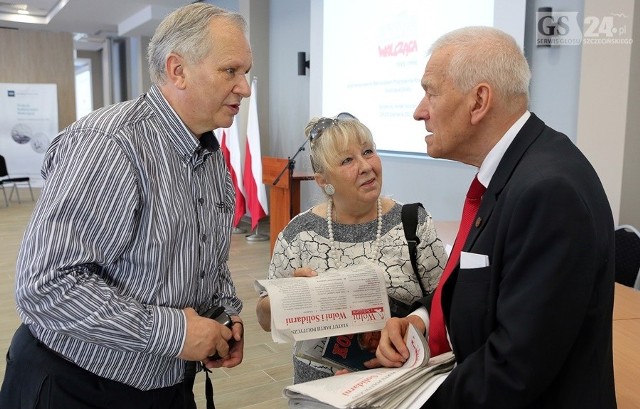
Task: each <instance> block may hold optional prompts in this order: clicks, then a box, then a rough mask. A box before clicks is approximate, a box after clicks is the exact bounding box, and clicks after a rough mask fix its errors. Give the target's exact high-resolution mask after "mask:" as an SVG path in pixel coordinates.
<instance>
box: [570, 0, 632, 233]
mask: <svg viewBox="0 0 640 409" xmlns="http://www.w3.org/2000/svg"><path fill="white" fill-rule="evenodd" d="M633 8H634V7H633V0H610V1H608V2H601V1H599V0H585V7H584V14H585V16H609V15H611V13H623V14H624V15H626V16H628V18H627V19H626V20H627V21H628V25H627V29H628V31H629V32H631V31H632V29H633V18H632V16H633V15H634V10H633ZM581 66H582V72H581V83H580V98H579V102H578V140H577V145H578V147H579V148H580V150H582V152H584V154H585V155H586V156H587V157H588V158H589V160H590V161H591V163H592V164H593V166H594V168H595V169H596V171H597V172H598V175H599V176H600V179H601V180H602V183H603V185H604V188H605V191H606V192H607V196H608V198H609V202H610V203H611V208H612V211H613V215H614V219H615V221H616V223H618V222H620V221H621V220H620V209H621V199H622V189H623V184H622V182H623V168H624V165H625V161H624V159H625V156H624V149H625V139H626V138H627V119H628V115H629V113H630V112H629V110H628V106H629V79H630V77H631V70H630V69H631V45H623V44H615V45H612V44H605V45H593V44H591V45H583V47H582V61H581ZM636 77H637V73H636ZM632 99H635V100H637V99H638V96H637V95H636V96H633V97H632ZM633 110H634V111H635V113H636V114H637V112H638V109H637V105H636V107H634V108H633ZM636 129H637V128H636ZM636 135H637V134H636ZM629 136H630V137H631V138H637V136H635V135H629ZM634 162H635V163H637V162H638V161H637V159H635V160H634ZM636 175H637V173H636ZM634 179H636V178H634ZM636 180H637V179H636ZM634 182H635V183H631V184H630V186H633V187H635V189H636V191H637V181H634ZM639 212H640V209H638V208H635V214H636V215H635V218H636V225H638V224H637V222H640V220H638V219H637V218H638V213H639ZM629 222H631V220H630V221H629Z"/></svg>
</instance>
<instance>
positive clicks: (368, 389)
mask: <svg viewBox="0 0 640 409" xmlns="http://www.w3.org/2000/svg"><path fill="white" fill-rule="evenodd" d="M406 345H407V348H408V349H409V353H410V356H409V359H408V360H407V362H405V364H404V365H403V366H402V367H400V368H376V369H367V370H364V371H359V372H351V373H348V374H345V375H339V376H332V377H329V378H323V379H318V380H315V381H310V382H305V383H299V384H296V385H291V386H287V387H286V388H285V389H284V391H283V395H284V396H285V397H286V398H287V399H288V400H289V407H290V408H318V409H320V408H322V409H325V408H326V409H328V408H343V409H347V408H365V407H366V408H389V409H413V408H420V407H421V406H422V405H423V404H424V403H425V402H426V401H427V400H428V399H429V397H430V396H431V395H432V394H433V393H434V392H435V391H436V389H438V386H440V384H441V383H442V382H444V380H445V378H446V377H447V375H448V374H449V372H450V371H451V369H452V368H453V366H454V357H453V354H452V353H451V352H449V353H446V354H442V355H439V356H437V357H434V358H432V359H429V348H428V346H427V342H426V341H425V339H424V336H423V335H422V334H420V333H419V332H418V331H417V330H416V329H415V328H414V327H413V326H410V327H409V330H408V331H407V336H406Z"/></svg>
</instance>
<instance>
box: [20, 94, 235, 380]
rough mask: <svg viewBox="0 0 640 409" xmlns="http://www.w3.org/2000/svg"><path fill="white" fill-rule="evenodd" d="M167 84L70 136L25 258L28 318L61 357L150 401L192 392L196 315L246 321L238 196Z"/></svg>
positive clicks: (59, 142)
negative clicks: (189, 339)
mask: <svg viewBox="0 0 640 409" xmlns="http://www.w3.org/2000/svg"><path fill="white" fill-rule="evenodd" d="M217 148H218V143H217V141H216V140H215V136H213V134H212V133H206V134H205V135H203V136H202V137H201V138H200V141H199V140H198V139H197V138H196V137H194V136H193V134H192V133H191V132H190V131H189V130H188V129H187V127H186V126H185V125H184V124H183V123H182V121H181V120H180V119H179V117H178V116H177V114H176V113H175V112H174V111H173V109H172V108H171V107H170V106H169V104H168V103H167V101H166V100H165V98H164V97H163V96H162V94H161V92H160V90H159V89H158V88H156V87H155V86H153V87H152V88H151V89H150V91H149V92H148V93H147V94H145V95H143V96H141V97H139V98H138V99H136V100H132V101H128V102H123V103H120V104H115V105H112V106H109V107H105V108H102V109H100V110H97V111H95V112H93V113H91V114H89V115H87V116H86V117H84V118H83V119H81V120H79V121H78V122H76V123H74V124H72V125H70V126H69V127H67V128H66V129H65V130H63V131H62V132H61V133H60V134H59V135H58V136H57V137H56V139H55V140H54V141H53V143H52V145H51V147H50V148H49V150H48V151H47V154H46V156H45V159H44V163H43V168H42V175H43V177H44V178H45V185H44V188H43V190H42V195H41V198H40V200H39V201H38V203H37V204H36V207H35V210H34V212H33V215H32V218H31V221H30V223H29V226H28V227H27V230H26V233H25V237H24V240H23V243H22V247H21V249H20V253H19V255H18V262H17V274H16V301H17V305H18V313H19V314H20V317H21V318H22V320H23V321H24V322H25V323H27V324H28V325H29V326H30V329H31V332H32V333H33V334H34V336H36V337H37V338H38V339H40V340H41V341H42V342H43V343H44V344H45V345H47V346H48V347H49V348H50V349H52V350H54V351H56V352H57V353H59V354H60V355H62V356H64V357H66V358H67V359H68V360H70V361H72V362H74V363H75V364H77V365H78V366H80V367H82V368H85V369H87V370H88V371H90V372H93V373H95V374H97V375H99V376H102V377H105V378H108V379H112V380H115V381H118V382H122V383H125V384H127V385H131V386H133V387H136V388H138V389H142V390H149V389H154V388H160V387H166V386H170V385H174V384H176V383H179V382H181V381H182V379H183V376H184V367H185V362H184V361H182V360H180V359H178V358H177V356H178V355H179V354H180V352H181V351H182V347H183V344H184V340H185V334H186V320H185V317H184V313H183V312H182V310H181V309H182V308H185V307H193V308H195V309H196V310H197V311H199V312H203V311H204V310H206V309H207V308H208V307H210V306H211V305H213V304H216V305H224V306H225V308H226V310H227V312H228V313H230V314H238V313H239V312H240V310H241V309H242V302H241V301H240V300H239V299H238V297H237V296H236V292H235V288H234V285H233V282H232V280H231V276H230V274H229V270H228V266H227V259H228V254H229V244H230V234H231V227H232V226H231V223H232V217H233V210H234V200H235V196H234V190H233V185H232V183H231V178H230V175H229V172H228V170H227V168H226V165H225V162H224V158H223V156H222V153H221V152H220V150H219V149H217Z"/></svg>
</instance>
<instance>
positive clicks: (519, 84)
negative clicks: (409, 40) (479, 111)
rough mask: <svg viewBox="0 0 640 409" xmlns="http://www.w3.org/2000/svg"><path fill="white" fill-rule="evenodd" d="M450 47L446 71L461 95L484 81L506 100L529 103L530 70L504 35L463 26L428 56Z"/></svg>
mask: <svg viewBox="0 0 640 409" xmlns="http://www.w3.org/2000/svg"><path fill="white" fill-rule="evenodd" d="M445 47H447V48H448V47H452V48H453V50H452V56H451V59H450V61H449V67H448V69H447V70H446V72H447V73H448V75H450V77H451V80H452V81H453V83H454V84H455V85H456V87H458V89H459V90H460V91H462V92H466V91H469V90H470V89H471V88H473V87H475V86H476V85H478V84H479V83H480V82H487V83H488V84H490V85H491V86H493V88H494V89H495V90H496V92H497V93H499V94H501V95H502V96H503V97H504V98H505V100H506V101H509V100H512V99H513V98H517V97H525V98H526V101H527V102H528V100H529V81H530V80H531V71H530V70H529V64H528V63H527V59H526V58H525V56H524V54H523V53H522V50H521V49H520V47H519V46H518V44H517V43H516V41H515V40H514V39H513V37H511V36H510V35H508V34H507V33H505V32H503V31H500V30H498V29H496V28H493V27H480V26H478V27H465V28H460V29H457V30H454V31H451V32H449V33H447V34H445V35H443V36H442V37H440V38H439V39H438V40H436V42H435V43H433V45H432V46H431V49H430V54H433V53H434V52H436V51H438V50H440V49H442V48H445Z"/></svg>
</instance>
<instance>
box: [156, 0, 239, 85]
mask: <svg viewBox="0 0 640 409" xmlns="http://www.w3.org/2000/svg"><path fill="white" fill-rule="evenodd" d="M218 17H219V18H224V19H226V20H228V21H230V22H232V23H234V24H237V26H238V27H239V28H240V29H241V30H242V31H243V32H244V33H246V31H247V23H246V21H245V19H244V17H242V16H241V15H240V14H238V13H235V12H231V11H228V10H225V9H222V8H220V7H216V6H214V5H211V4H207V3H192V4H189V5H186V6H183V7H180V8H179V9H177V10H175V11H173V12H172V13H171V14H169V15H168V16H167V17H165V18H164V20H162V22H161V23H160V24H159V25H158V28H157V29H156V32H155V34H154V35H153V38H151V42H150V43H149V47H148V49H147V59H148V60H149V75H150V76H151V81H152V82H153V83H154V84H156V85H162V84H164V83H165V82H166V80H167V73H166V72H165V62H166V59H167V56H169V54H171V53H176V54H179V55H180V56H182V57H183V58H185V59H186V60H187V61H188V62H190V63H194V64H196V63H198V62H200V61H202V60H203V59H204V58H205V57H206V56H207V54H208V53H209V51H210V50H211V46H212V44H211V37H210V35H209V23H210V22H211V19H212V18H218Z"/></svg>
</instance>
